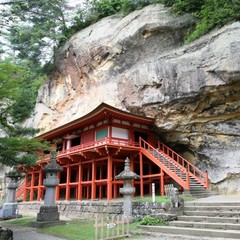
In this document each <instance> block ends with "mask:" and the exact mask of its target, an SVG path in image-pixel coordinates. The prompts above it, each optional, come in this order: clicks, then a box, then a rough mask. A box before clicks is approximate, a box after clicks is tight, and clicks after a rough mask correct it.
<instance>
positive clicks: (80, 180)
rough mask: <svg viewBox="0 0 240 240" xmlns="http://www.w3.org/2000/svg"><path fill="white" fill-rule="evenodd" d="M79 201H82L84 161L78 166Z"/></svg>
mask: <svg viewBox="0 0 240 240" xmlns="http://www.w3.org/2000/svg"><path fill="white" fill-rule="evenodd" d="M77 199H78V200H82V161H81V162H79V165H78V197H77Z"/></svg>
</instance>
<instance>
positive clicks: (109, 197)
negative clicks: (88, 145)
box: [107, 155, 112, 201]
mask: <svg viewBox="0 0 240 240" xmlns="http://www.w3.org/2000/svg"><path fill="white" fill-rule="evenodd" d="M107 175H108V176H107V200H108V201H110V200H112V156H110V155H109V156H108V172H107Z"/></svg>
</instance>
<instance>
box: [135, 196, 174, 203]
mask: <svg viewBox="0 0 240 240" xmlns="http://www.w3.org/2000/svg"><path fill="white" fill-rule="evenodd" d="M133 201H134V202H152V197H143V198H141V197H135V198H134V199H133ZM155 202H159V203H160V202H162V203H164V202H171V201H170V198H168V197H167V196H156V198H155Z"/></svg>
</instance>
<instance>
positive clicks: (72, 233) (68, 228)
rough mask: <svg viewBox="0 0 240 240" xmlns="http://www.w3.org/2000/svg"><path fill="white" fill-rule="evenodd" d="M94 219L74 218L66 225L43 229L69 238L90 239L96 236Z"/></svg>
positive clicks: (74, 239) (77, 239) (72, 239)
mask: <svg viewBox="0 0 240 240" xmlns="http://www.w3.org/2000/svg"><path fill="white" fill-rule="evenodd" d="M93 225H94V221H93V220H72V221H69V222H67V224H66V225H59V226H52V227H46V228H43V229H42V230H41V231H42V232H44V233H48V234H51V235H55V236H60V237H63V238H66V239H69V240H89V239H94V238H95V236H94V235H95V230H94V226H93Z"/></svg>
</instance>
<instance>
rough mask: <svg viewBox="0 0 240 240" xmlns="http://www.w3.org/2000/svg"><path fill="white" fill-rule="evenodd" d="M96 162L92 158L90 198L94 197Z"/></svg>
mask: <svg viewBox="0 0 240 240" xmlns="http://www.w3.org/2000/svg"><path fill="white" fill-rule="evenodd" d="M95 181H96V162H95V160H94V159H93V160H92V194H91V198H92V200H93V199H95V198H96V183H95Z"/></svg>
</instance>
